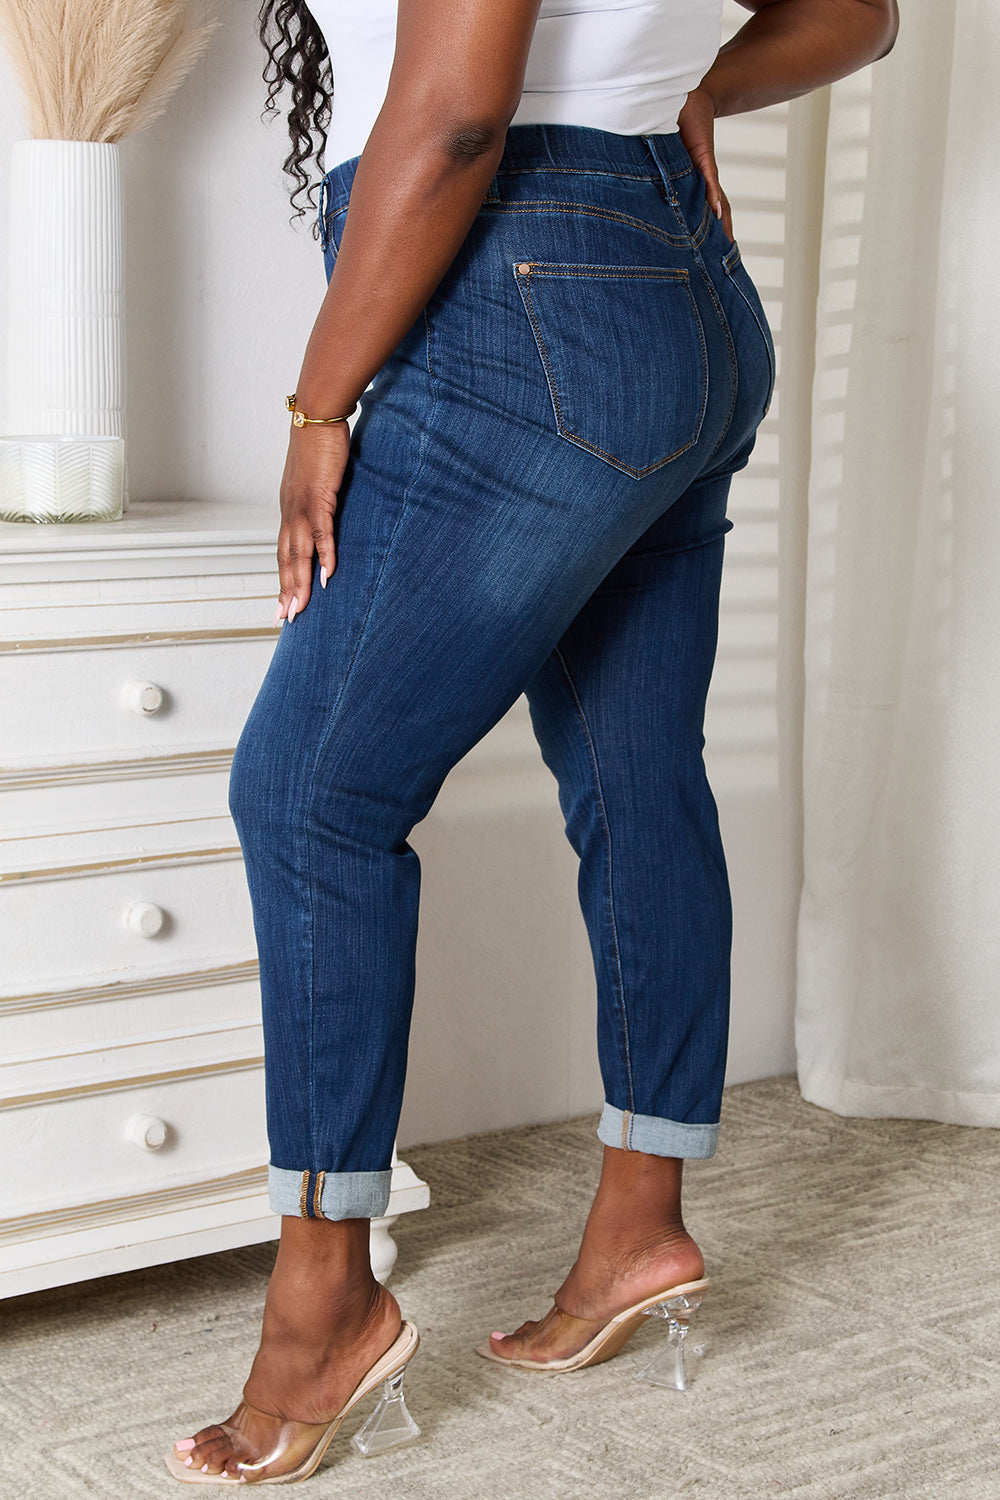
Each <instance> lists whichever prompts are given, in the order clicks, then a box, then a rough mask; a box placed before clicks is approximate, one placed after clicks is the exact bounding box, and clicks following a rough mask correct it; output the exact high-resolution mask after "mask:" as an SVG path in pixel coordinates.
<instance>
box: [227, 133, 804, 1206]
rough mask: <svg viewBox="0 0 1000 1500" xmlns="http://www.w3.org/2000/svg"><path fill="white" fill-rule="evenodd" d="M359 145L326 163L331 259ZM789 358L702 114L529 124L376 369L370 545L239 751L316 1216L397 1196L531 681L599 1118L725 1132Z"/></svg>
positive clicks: (287, 1069)
mask: <svg viewBox="0 0 1000 1500" xmlns="http://www.w3.org/2000/svg"><path fill="white" fill-rule="evenodd" d="M356 165H357V163H356V161H351V162H346V163H344V164H343V165H341V166H339V167H337V168H335V169H334V170H333V171H332V172H330V173H329V174H328V176H327V178H326V180H325V182H324V184H323V197H322V203H321V221H322V228H323V240H324V251H325V255H326V265H327V273H328V274H329V273H330V271H331V270H332V267H333V264H334V261H335V257H336V255H337V248H338V244H339V241H340V234H341V230H342V227H343V222H344V215H345V213H346V211H347V207H348V199H349V195H350V188H351V181H352V177H353V173H354V169H355V167H356ZM773 373H774V351H773V346H772V343H771V337H770V334H769V332H768V329H767V324H766V321H765V319H764V315H763V312H762V309H761V306H760V301H759V299H758V297H757V294H756V292H755V291H754V288H753V286H752V284H751V282H750V280H749V277H748V276H747V273H746V271H745V270H744V269H743V267H742V265H741V263H740V257H739V251H738V249H737V248H736V247H735V246H734V245H732V244H731V243H730V241H729V240H728V239H727V237H726V235H725V233H724V231H723V229H722V226H721V224H720V223H719V222H718V221H717V220H716V218H715V217H714V215H713V214H712V213H711V212H710V211H709V209H708V206H707V204H706V201H705V192H704V185H703V182H702V179H701V177H700V175H699V174H698V173H697V172H696V171H695V170H694V168H693V167H692V165H691V162H690V159H689V157H688V155H687V153H686V151H685V150H684V147H683V145H682V144H681V140H680V137H679V136H678V135H676V134H675V135H667V136H654V137H629V136H616V135H611V134H608V133H607V132H604V131H597V130H592V129H587V128H583V127H577V126H543V125H523V126H515V127H513V128H512V129H511V131H510V132H509V136H508V143H507V148H506V151H505V154H504V157H503V160H502V163H501V165H500V168H499V170H498V172H497V174H496V176H495V178H494V180H493V182H492V183H491V185H490V188H489V191H488V193H487V196H486V198H485V201H484V203H483V206H482V210H481V212H480V213H479V215H478V217H477V219H476V221H475V224H474V225H473V228H472V230H471V232H470V234H469V236H468V239H467V241H466V243H465V245H464V246H463V248H462V250H461V251H460V253H459V255H458V257H457V259H456V261H455V262H454V264H453V266H452V267H451V269H450V270H449V271H448V273H447V275H446V276H445V278H444V281H443V282H442V284H441V286H440V287H439V288H438V290H437V291H436V292H435V293H434V295H433V297H432V298H431V299H430V302H429V304H428V306H427V308H426V311H425V313H424V314H423V315H422V316H421V317H420V319H418V321H417V323H416V324H415V326H414V327H413V329H412V330H411V331H410V333H409V334H408V335H407V336H406V337H405V338H404V340H403V341H402V343H401V344H400V346H399V348H398V349H397V350H396V351H395V353H394V354H393V356H392V357H391V359H390V360H389V361H388V362H387V364H386V365H385V366H384V368H383V369H382V370H381V372H380V373H379V375H378V376H377V378H376V380H375V381H374V384H373V386H372V388H371V390H370V391H369V392H367V393H366V395H365V397H364V399H363V404H362V411H361V415H360V417H359V419H358V422H357V425H356V427H355V430H354V434H353V439H352V445H351V459H350V463H349V467H348V472H347V476H346V480H345V485H344V487H343V490H342V493H341V500H340V506H339V510H338V514H337V517H336V535H337V556H338V565H337V569H336V572H335V573H334V575H333V577H332V579H331V580H330V584H329V587H328V588H327V589H326V590H320V589H319V588H318V587H317V588H315V589H314V591H313V594H312V598H311V600H310V603H309V605H308V607H307V608H306V610H305V611H304V613H302V614H301V615H299V616H297V618H296V619H295V620H294V622H293V623H292V624H291V625H287V624H286V625H285V626H284V628H283V629H282V632H281V637H280V640H279V642H278V646H277V649H276V651H275V654H274V658H273V661H272V664H271V667H270V670H269V671H268V674H267V677H266V679H265V681H264V684H263V686H262V688H261V690H260V694H259V696H258V698H257V701H256V703H255V705H254V708H253V710H252V712H251V714H250V717H249V720H248V722H247V725H246V728H245V730H244V733H243V736H242V738H241V740H240V744H239V747H238V750H237V753H236V759H235V762H234V765H233V773H232V786H231V805H232V810H233V815H234V817H235V819H236V823H237V827H238V829H239V835H240V840H241V842H242V845H243V850H244V854H245V857H246V870H247V876H248V880H249V883H250V890H251V895H252V899H253V908H254V919H255V923H256V932H257V941H258V947H259V952H260V968H261V988H262V994H263V1005H264V1028H265V1047H266V1076H267V1112H268V1132H269V1137H270V1148H271V1165H270V1169H269V1190H270V1198H271V1204H272V1207H273V1208H274V1209H275V1210H276V1211H277V1212H278V1213H282V1214H294V1215H305V1216H309V1217H313V1216H320V1217H326V1218H330V1219H338V1218H352V1217H364V1216H369V1215H378V1214H381V1213H382V1212H384V1210H385V1207H386V1203H387V1199H388V1192H389V1180H390V1161H391V1154H392V1145H393V1139H394V1136H395V1132H396V1125H397V1120H398V1115H399V1108H400V1103H401V1097H402V1091H403V1078H404V1071H405V1065H406V1051H407V1036H408V1028H409V1021H410V1010H411V1004H412V998H413V983H414V948H415V942H416V931H417V900H418V889H419V864H418V860H417V856H416V854H415V853H414V851H413V850H412V849H411V847H410V845H409V843H408V842H407V840H408V836H409V834H410V830H411V829H412V828H413V826H414V824H416V823H418V822H419V821H420V819H421V818H423V817H424V816H425V815H426V813H427V812H428V809H429V808H430V807H431V804H432V803H433V801H434V798H435V796H436V794H437V791H438V789H439V787H440V786H441V783H442V781H443V780H444V777H445V775H446V774H447V772H448V771H449V770H450V769H451V767H452V766H453V765H454V764H455V762H456V761H457V760H459V759H460V757H461V756H463V755H464V754H465V752H466V751H467V750H469V749H470V747H471V746H473V745H474V744H475V743H476V742H477V741H478V740H479V739H480V738H481V737H482V736H483V735H484V734H485V733H486V732H487V730H488V729H489V728H490V727H491V726H492V725H493V724H495V723H496V722H497V720H498V719H499V718H500V717H501V716H502V715H503V714H504V713H505V712H506V710H507V709H508V708H509V707H510V705H511V704H512V703H513V702H514V700H515V699H516V698H517V697H518V695H519V694H521V693H522V692H523V693H526V694H527V697H528V702H529V706H530V710H531V718H532V723H533V725H534V729H535V732H536V734H537V736H538V740H539V743H540V745H541V749H542V753H543V755H544V758H545V760H546V762H547V763H548V765H549V766H550V767H551V769H552V771H553V772H554V773H555V776H556V777H557V779H558V784H559V797H560V802H561V805H562V809H563V812H564V814H565V819H566V829H567V833H568V836H569V838H570V841H571V842H572V845H573V847H574V849H575V850H576V851H577V853H578V854H579V857H580V879H579V890H580V901H581V906H582V909H583V914H584V917H585V919H586V923H587V928H588V931H589V934H590V942H591V946H592V949H593V956H594V964H595V969H596V976H597V993H598V1022H597V1031H598V1048H599V1056H600V1064H601V1070H602V1075H603V1079H604V1085H605V1098H606V1103H605V1108H604V1113H603V1116H602V1119H601V1124H600V1129H599V1136H600V1139H601V1140H602V1141H604V1142H605V1143H606V1144H608V1145H611V1146H618V1147H623V1148H625V1149H632V1150H638V1151H644V1152H651V1153H654V1154H657V1155H664V1156H681V1157H698V1156H709V1155H711V1154H712V1152H713V1150H714V1149H715V1141H716V1133H717V1122H718V1118H719V1104H720V1096H721V1090H722V1081H723V1071H724V1064H725V1053H726V1038H727V1030H728V994H729V947H730V925H731V920H730V903H729V890H728V885H727V880H726V871H725V863H724V859H723V853H722V846H721V843H720V840H719V829H718V819H717V814H716V809H715V803H714V801H713V798H712V795H711V792H710V790H709V787H708V783H707V781H706V778H705V771H704V766H703V762H702V748H703V743H704V742H703V738H702V721H703V713H704V706H705V696H706V692H707V689H708V684H709V678H710V676H711V671H712V663H713V659H714V655H715V648H716V633H717V617H718V595H719V582H720V575H721V569H722V554H723V537H724V534H725V532H726V531H727V530H728V529H729V525H730V523H729V522H728V521H727V520H726V501H727V495H728V490H729V483H730V477H731V475H732V474H733V473H734V471H736V470H737V469H739V468H741V467H742V466H743V465H744V464H745V463H746V461H747V458H748V457H749V454H750V450H751V448H752V447H753V442H754V435H755V432H756V429H757V426H758V423H759V422H760V420H761V418H762V417H763V415H764V413H765V411H766V408H767V405H768V402H769V400H770V395H771V388H772V383H773Z"/></svg>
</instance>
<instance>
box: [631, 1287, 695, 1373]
mask: <svg viewBox="0 0 1000 1500" xmlns="http://www.w3.org/2000/svg"><path fill="white" fill-rule="evenodd" d="M704 1295H705V1293H704V1292H703V1291H692V1292H684V1293H682V1294H681V1295H680V1296H675V1297H668V1298H667V1300H666V1301H665V1302H656V1303H654V1304H653V1306H652V1307H647V1308H645V1309H644V1311H643V1317H646V1318H665V1319H666V1322H667V1341H666V1344H665V1346H664V1347H663V1348H661V1349H658V1350H657V1352H656V1353H655V1354H654V1355H653V1358H652V1359H651V1360H650V1361H649V1364H647V1365H643V1367H642V1369H641V1370H640V1371H639V1373H638V1375H636V1377H635V1378H636V1380H648V1381H649V1383H650V1385H662V1386H666V1387H667V1388H668V1389H669V1390H672V1391H686V1390H687V1389H688V1387H689V1386H690V1384H691V1381H692V1380H693V1378H694V1370H695V1366H696V1365H697V1363H698V1361H699V1360H700V1359H701V1357H702V1355H703V1354H704V1352H705V1346H704V1344H694V1343H692V1342H691V1319H692V1318H693V1317H694V1315H695V1313H696V1312H697V1311H698V1309H699V1307H700V1306H701V1304H702V1299H703V1298H704Z"/></svg>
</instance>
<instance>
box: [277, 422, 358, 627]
mask: <svg viewBox="0 0 1000 1500" xmlns="http://www.w3.org/2000/svg"><path fill="white" fill-rule="evenodd" d="M350 446H351V435H350V432H349V431H348V428H347V423H346V422H338V423H336V425H335V426H330V427H293V428H292V430H291V434H290V436H289V439H288V456H287V458H286V459H285V472H284V474H283V475H282V479H281V530H280V531H279V533H278V579H279V582H280V593H279V595H278V608H277V611H276V613H275V616H274V623H275V625H277V624H278V622H279V621H280V620H285V619H287V620H288V622H289V623H291V621H292V620H294V618H295V616H296V615H298V614H301V613H302V611H303V610H304V609H305V607H306V605H307V604H308V603H309V595H310V593H311V591H312V575H313V558H314V557H318V558H319V565H320V568H321V569H322V572H321V573H320V581H321V583H322V586H323V587H324V588H326V580H327V578H329V577H330V575H331V574H332V573H333V570H334V568H335V567H336V565H337V558H336V553H335V551H334V546H333V517H334V513H335V511H336V509H337V497H338V495H339V493H340V486H341V483H342V482H343V478H344V470H345V468H346V467H347V455H348V453H349V452H350Z"/></svg>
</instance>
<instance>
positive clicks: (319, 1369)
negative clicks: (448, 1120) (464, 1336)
mask: <svg viewBox="0 0 1000 1500" xmlns="http://www.w3.org/2000/svg"><path fill="white" fill-rule="evenodd" d="M368 1256H369V1251H368V1221H367V1219H363V1220H359V1219H350V1220H344V1221H342V1222H341V1223H328V1222H327V1221H325V1220H321V1219H293V1218H283V1219H282V1231H281V1243H280V1245H279V1247H278V1256H277V1260H276V1261H275V1266H274V1271H273V1272H272V1275H271V1280H270V1282H269V1284H268V1288H267V1297H266V1299H265V1303H264V1320H263V1327H262V1330H261V1341H260V1347H259V1349H258V1350H257V1354H256V1356H255V1358H254V1362H253V1366H252V1368H251V1370H250V1375H249V1377H248V1379H247V1382H246V1384H245V1386H244V1387H243V1395H244V1397H245V1403H244V1402H241V1403H240V1405H239V1406H237V1408H236V1410H235V1411H234V1412H233V1413H232V1415H231V1416H230V1417H228V1418H227V1419H226V1420H225V1421H224V1422H219V1423H213V1424H212V1425H211V1426H209V1427H203V1428H202V1429H201V1430H200V1431H199V1432H196V1433H195V1434H194V1437H193V1438H187V1439H184V1440H182V1441H181V1442H179V1443H176V1444H175V1445H174V1446H175V1450H176V1452H177V1454H178V1457H180V1458H181V1459H182V1460H183V1461H184V1463H185V1464H186V1465H187V1466H188V1467H189V1468H196V1469H202V1470H203V1472H205V1473H208V1474H222V1473H226V1474H229V1475H231V1476H232V1478H233V1479H238V1478H240V1477H241V1475H242V1471H241V1470H240V1468H239V1465H240V1464H241V1463H242V1464H254V1465H259V1464H260V1463H261V1462H262V1461H263V1460H266V1459H267V1458H268V1457H269V1455H272V1454H274V1455H275V1457H274V1462H275V1463H277V1462H278V1454H277V1453H276V1451H275V1450H276V1449H277V1450H280V1448H281V1446H282V1443H283V1434H282V1428H283V1424H285V1423H286V1422H308V1423H328V1422H330V1421H332V1420H333V1418H334V1417H335V1416H336V1415H337V1413H338V1412H339V1411H340V1410H341V1408H342V1407H343V1405H344V1403H345V1402H346V1401H347V1400H348V1398H349V1397H350V1396H351V1395H352V1393H353V1392H354V1390H355V1389H356V1387H357V1385H358V1383H359V1382H360V1380H361V1379H362V1377H363V1376H364V1375H365V1374H366V1373H367V1371H368V1370H370V1369H371V1367H372V1365H373V1364H374V1363H375V1361H376V1360H377V1359H378V1358H379V1356H380V1355H382V1354H384V1353H385V1351H386V1349H388V1348H389V1346H390V1344H391V1343H392V1342H393V1340H394V1339H395V1337H396V1335H397V1334H398V1333H399V1330H400V1326H401V1322H402V1320H401V1318H400V1313H399V1305H398V1303H397V1302H396V1299H395V1297H393V1296H392V1294H391V1292H387V1291H386V1290H385V1288H384V1287H381V1286H379V1284H378V1282H377V1281H376V1280H375V1279H374V1277H373V1276H372V1274H371V1266H370V1262H369V1259H368ZM251 1407H252V1408H255V1410H249V1409H248V1408H251ZM244 1477H247V1478H251V1482H252V1477H256V1478H257V1479H261V1478H265V1477H267V1473H266V1471H262V1470H258V1471H257V1473H256V1475H255V1476H252V1477H251V1476H249V1475H248V1476H244Z"/></svg>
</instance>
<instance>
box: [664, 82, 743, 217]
mask: <svg viewBox="0 0 1000 1500" xmlns="http://www.w3.org/2000/svg"><path fill="white" fill-rule="evenodd" d="M677 125H678V128H679V130H680V133H681V140H682V141H683V142H684V145H685V147H686V149H687V153H688V156H690V158H691V160H692V161H693V162H694V164H695V166H696V167H697V168H698V171H699V172H700V173H701V175H702V177H703V178H704V179H705V193H706V195H707V197H708V205H709V207H710V208H711V210H712V212H713V213H714V214H715V215H716V216H717V217H718V218H720V219H721V220H722V227H723V229H724V230H725V231H726V234H727V235H728V236H729V238H730V239H733V238H734V235H733V211H732V209H731V207H730V205H729V199H728V198H727V197H726V195H725V193H724V192H723V191H722V184H721V183H720V182H719V164H718V162H717V161H716V159H715V101H714V99H713V98H712V96H711V94H710V93H709V92H708V90H707V89H706V88H696V89H692V91H691V93H690V94H688V96H687V102H686V104H685V105H684V108H683V109H682V110H681V112H680V115H679V116H678V118H677Z"/></svg>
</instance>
